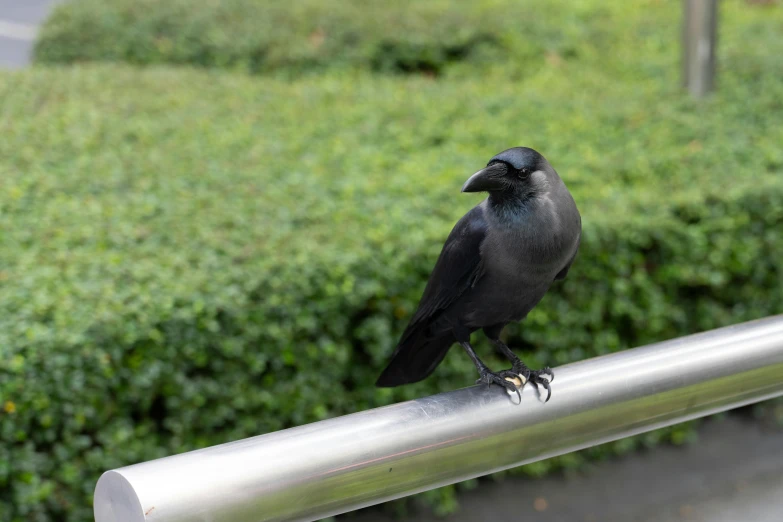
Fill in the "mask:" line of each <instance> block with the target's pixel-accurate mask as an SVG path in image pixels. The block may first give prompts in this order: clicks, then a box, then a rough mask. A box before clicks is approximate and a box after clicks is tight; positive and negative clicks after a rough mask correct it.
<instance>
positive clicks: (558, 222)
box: [376, 147, 582, 401]
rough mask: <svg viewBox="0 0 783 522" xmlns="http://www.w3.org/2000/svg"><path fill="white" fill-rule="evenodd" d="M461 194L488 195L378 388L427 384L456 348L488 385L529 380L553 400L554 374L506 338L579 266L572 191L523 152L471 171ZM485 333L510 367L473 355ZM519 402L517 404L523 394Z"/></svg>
mask: <svg viewBox="0 0 783 522" xmlns="http://www.w3.org/2000/svg"><path fill="white" fill-rule="evenodd" d="M462 192H488V193H489V196H488V197H487V198H486V199H485V200H483V201H482V202H481V203H479V204H478V205H476V206H475V207H473V209H471V210H470V211H469V212H468V213H467V214H465V215H464V216H463V217H462V219H460V220H459V221H458V222H457V224H456V225H455V226H454V229H453V230H452V231H451V233H450V234H449V237H448V239H446V243H445V245H443V250H442V251H441V253H440V256H439V257H438V261H437V262H436V263H435V268H434V269H433V271H432V274H431V275H430V277H429V280H428V282H427V286H426V288H425V289H424V294H423V295H422V298H421V301H420V302H419V306H418V309H417V310H416V312H415V313H414V314H413V316H412V318H411V320H410V323H409V324H408V327H407V328H406V329H405V332H404V333H403V334H402V337H401V338H400V341H399V343H398V344H397V347H396V349H395V351H394V354H393V355H392V358H391V361H390V362H389V364H388V366H387V367H386V369H384V370H383V372H382V373H381V375H380V377H379V378H378V381H377V382H376V386H379V387H392V386H399V385H401V384H408V383H413V382H418V381H420V380H422V379H424V378H426V377H428V376H429V375H430V374H431V373H432V372H433V371H434V370H435V368H436V367H437V366H438V364H440V362H441V361H442V360H443V358H444V357H445V356H446V352H447V351H448V350H449V348H450V347H451V346H452V345H453V344H454V343H455V342H456V343H459V344H460V345H461V346H462V347H463V348H464V349H465V351H466V352H467V353H468V356H470V358H471V360H472V361H473V364H475V365H476V368H477V369H478V373H479V379H478V380H477V381H476V383H484V384H486V385H487V386H488V387H489V386H490V385H491V384H492V383H495V384H498V385H500V386H503V387H504V388H506V389H507V390H508V391H509V393H514V392H516V393H517V394H519V388H518V387H517V385H516V384H515V381H516V382H520V386H521V387H523V386H524V385H525V383H527V382H530V383H532V384H533V386H534V387H536V388H538V385H539V384H540V385H541V386H543V387H544V389H546V390H547V398H546V401H549V398H550V397H551V395H552V390H551V388H550V385H549V383H550V381H551V380H552V379H553V378H554V374H553V373H552V370H550V369H549V368H544V369H542V370H531V369H530V368H528V367H527V366H526V365H525V363H523V362H522V361H521V360H520V359H519V357H517V356H516V355H515V354H514V352H512V351H511V349H509V347H508V346H506V344H505V343H503V342H502V341H501V340H500V333H501V331H502V330H503V328H504V327H505V326H506V325H507V324H508V323H510V322H518V321H521V320H522V319H524V318H525V316H527V314H528V313H530V311H531V310H532V309H533V308H534V307H535V306H536V305H537V304H538V302H539V301H540V300H541V298H542V297H544V294H545V293H546V292H547V290H548V289H549V287H550V285H551V284H552V283H553V282H554V281H557V280H562V279H564V278H565V277H566V275H567V274H568V270H569V268H570V267H571V264H572V263H573V262H574V258H575V257H576V252H577V250H578V248H579V242H580V240H581V236H582V218H581V216H580V214H579V211H578V210H577V208H576V203H575V202H574V199H573V197H571V193H570V192H568V189H567V188H566V186H565V184H564V183H563V181H562V180H561V179H560V176H558V175H557V172H555V169H554V168H552V166H551V165H550V164H549V162H548V161H547V160H546V159H544V157H543V156H542V155H541V154H539V153H538V152H536V151H535V150H533V149H530V148H527V147H514V148H511V149H508V150H505V151H503V152H501V153H500V154H497V155H496V156H494V157H493V158H492V159H490V160H489V163H487V166H486V167H485V168H483V169H481V170H479V171H478V172H476V173H475V174H473V175H472V176H471V177H470V178H469V179H468V180H467V181H466V182H465V184H464V185H463V187H462ZM479 329H482V330H483V331H484V334H485V335H486V336H487V338H489V340H490V341H492V343H494V344H495V345H496V346H497V347H498V349H499V350H500V351H501V352H502V353H503V355H505V357H507V358H508V359H509V361H510V362H511V369H510V370H504V371H501V372H497V373H496V372H493V371H492V370H490V369H489V368H488V367H487V366H486V365H485V364H484V363H483V362H482V361H481V359H479V357H478V356H477V355H476V352H475V351H474V350H473V347H472V346H471V344H470V336H471V334H472V333H473V332H475V331H476V330H479ZM520 399H521V397H520Z"/></svg>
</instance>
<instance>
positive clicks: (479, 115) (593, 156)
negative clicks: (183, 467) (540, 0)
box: [0, 57, 783, 521]
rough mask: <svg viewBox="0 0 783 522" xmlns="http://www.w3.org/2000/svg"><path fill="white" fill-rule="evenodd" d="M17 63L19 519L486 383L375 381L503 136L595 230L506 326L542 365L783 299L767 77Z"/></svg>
mask: <svg viewBox="0 0 783 522" xmlns="http://www.w3.org/2000/svg"><path fill="white" fill-rule="evenodd" d="M775 59H776V60H777V59H778V58H777V57H775ZM757 66H758V63H753V62H752V61H750V62H747V61H746V62H745V63H744V64H740V63H738V64H737V68H738V70H742V69H743V68H751V69H753V68H755V67H757ZM549 74H550V75H552V76H553V77H555V76H558V75H560V74H565V72H563V73H560V72H555V71H552V72H550V73H549ZM3 79H4V81H3V82H2V83H1V84H0V85H1V86H2V87H0V99H2V100H4V106H3V112H2V114H3V117H2V122H1V123H0V132H2V135H3V136H4V139H3V140H2V141H0V157H2V158H3V160H2V162H0V180H1V181H0V184H1V185H2V187H0V194H2V196H0V209H1V210H0V230H2V231H3V232H2V236H0V238H1V239H0V247H1V248H0V266H2V267H3V268H2V271H0V280H1V281H2V286H0V347H2V351H3V353H2V357H0V361H2V363H0V364H1V366H0V372H2V373H0V375H2V379H0V397H1V398H0V403H2V404H3V405H4V408H5V410H4V413H3V414H2V416H1V417H0V437H2V439H3V441H5V444H3V445H2V446H1V447H0V462H2V463H3V466H2V467H0V484H2V485H3V487H2V490H0V518H2V519H3V520H12V521H13V520H54V519H61V518H62V517H65V516H66V515H67V516H68V517H69V518H68V519H69V520H87V519H88V518H89V515H88V512H89V508H88V507H87V506H88V505H89V499H90V495H91V492H92V488H93V486H94V483H95V480H96V479H97V477H98V474H99V472H100V471H102V470H104V469H107V468H112V467H115V466H120V465H123V464H127V463H131V462H136V461H141V460H146V459H151V458H155V457H160V456H162V455H166V454H170V453H175V452H181V451H185V450H189V449H193V448H198V447H203V446H206V445H210V444H216V443H220V442H225V441H229V440H235V439H238V438H241V437H246V436H249V435H253V434H258V433H262V432H266V431H271V430H277V429H281V428H284V427H287V426H291V425H298V424H302V423H306V422H311V421H315V420H319V419H323V418H326V417H329V416H333V415H340V414H343V413H347V412H352V411H356V410H360V409H364V408H368V407H372V406H378V405H381V404H386V403H389V402H392V401H398V400H403V399H408V398H412V397H416V396H422V395H426V394H431V393H435V392H438V391H443V390H447V389H452V388H455V387H459V386H464V385H466V384H469V383H471V382H472V381H473V379H474V377H475V376H474V369H473V368H472V366H471V364H470V362H469V361H468V360H467V358H465V357H461V356H459V355H452V356H450V357H448V358H447V359H446V361H445V362H444V364H443V365H442V367H440V368H439V369H438V371H437V372H436V375H435V376H434V377H433V378H431V379H428V380H426V381H425V382H422V383H419V384H417V385H414V386H409V387H403V388H400V389H393V390H386V389H384V390H377V389H375V388H373V386H372V383H373V380H374V378H375V377H376V376H377V374H378V371H379V370H380V369H381V368H382V366H383V364H384V362H385V360H386V358H387V356H388V355H389V353H390V351H391V350H392V347H393V345H394V342H395V341H396V338H397V335H398V334H399V333H400V331H401V330H402V328H403V327H404V323H405V320H406V318H407V317H408V316H409V314H410V313H411V312H412V310H413V308H414V306H415V304H416V300H417V298H418V297H419V295H420V292H421V289H422V287H423V284H424V281H425V280H426V277H427V275H428V271H429V269H430V268H431V266H432V263H433V262H434V259H435V257H436V256H437V254H438V251H439V248H440V246H441V244H442V240H443V238H444V236H445V235H446V234H447V233H448V230H449V228H450V227H451V225H452V224H453V222H454V221H455V219H456V218H458V217H459V216H460V215H461V214H462V213H463V212H464V211H466V210H467V209H468V208H469V207H470V206H471V205H473V204H475V202H476V200H477V199H476V198H474V197H471V196H465V195H460V194H459V193H458V192H457V191H458V187H459V186H460V184H461V182H462V181H463V178H465V176H466V175H467V174H469V173H471V172H472V171H473V170H474V169H475V168H476V167H477V166H479V165H481V164H482V163H483V162H485V161H486V159H487V158H488V157H489V156H491V155H492V154H494V153H495V152H497V150H499V149H502V148H504V147H507V146H511V145H515V144H519V143H525V144H528V145H532V146H534V147H537V148H539V149H540V150H542V151H543V152H544V153H545V154H546V155H548V156H549V157H550V158H551V160H552V161H553V163H554V165H555V166H556V168H558V169H559V171H560V172H561V174H562V175H563V176H564V178H565V179H566V180H567V182H568V184H569V186H570V187H571V188H572V191H573V193H574V195H575V198H576V200H577V202H578V204H579V206H580V208H581V210H582V214H583V216H584V223H585V233H584V244H583V247H582V250H581V254H580V256H579V259H578V262H577V263H576V264H575V266H574V268H573V271H572V273H571V274H570V276H569V279H568V280H567V281H566V282H565V283H564V284H559V285H557V286H556V287H555V289H554V291H553V292H552V293H551V295H549V296H547V297H546V298H545V299H544V301H543V303H542V304H541V306H540V307H539V308H537V309H536V310H535V311H534V312H533V313H531V315H530V316H529V318H528V319H527V320H526V321H525V322H524V323H523V325H522V326H519V327H513V328H509V337H510V339H509V341H510V343H511V344H512V346H517V347H518V348H522V351H523V353H524V356H525V357H526V358H528V359H529V360H530V361H531V364H534V365H540V364H544V363H547V364H553V365H557V364H562V363H565V362H568V361H572V360H576V359H581V358H584V357H589V356H593V355H596V354H599V353H605V352H609V351H613V350H619V349H623V348H626V347H628V346H634V345H638V344H643V343H647V342H650V341H656V340H661V339H666V338H671V337H675V336H678V335H682V334H685V333H688V332H694V331H698V330H703V329H707V328H713V327H716V326H720V325H724V324H729V323H734V322H738V321H742V320H746V319H751V318H755V317H761V316H765V315H768V314H771V313H774V312H780V311H781V310H782V309H783V297H781V296H783V292H781V288H783V283H782V282H781V277H782V276H781V271H780V268H779V260H780V259H781V256H783V237H781V224H783V214H782V212H783V182H781V179H780V169H781V165H783V158H782V157H781V156H780V154H781V152H780V149H779V143H780V142H781V138H783V136H781V132H783V131H782V130H781V127H780V126H777V125H775V120H776V116H775V111H773V110H771V108H772V107H774V106H776V104H778V103H779V100H780V99H781V95H783V85H781V84H780V83H776V82H774V81H772V80H769V81H767V82H762V84H761V85H758V86H757V87H752V86H743V87H742V88H735V89H731V90H728V89H727V92H725V93H722V94H720V95H719V96H717V97H716V98H715V99H714V100H712V101H711V102H708V103H707V104H706V105H699V104H696V103H693V102H691V101H689V100H687V99H686V98H684V97H679V96H677V95H675V94H674V91H673V89H674V87H672V89H671V90H669V91H668V92H666V91H662V92H660V93H659V94H660V96H659V97H658V98H659V100H660V101H657V102H656V100H655V99H651V98H650V97H648V96H646V95H645V93H644V91H633V90H631V91H630V92H626V96H625V97H624V103H623V104H616V103H614V100H615V99H617V97H618V96H619V95H620V93H621V92H622V91H623V88H621V87H618V86H617V85H616V83H615V82H614V81H613V79H611V78H601V77H599V76H594V77H591V78H587V77H584V80H583V82H584V83H582V84H581V85H578V86H577V87H578V88H587V85H588V84H595V87H593V88H592V90H591V96H594V97H595V98H594V99H595V103H594V104H593V105H591V106H582V105H581V103H582V100H581V98H580V97H572V98H570V99H569V98H566V97H559V96H555V98H552V94H553V92H554V93H555V94H557V91H558V87H557V84H556V83H555V82H551V83H548V82H539V81H535V80H531V81H530V82H529V83H525V84H523V85H519V84H516V83H513V82H505V83H504V82H502V81H500V79H497V81H496V82H491V83H490V84H488V83H487V82H485V81H483V80H476V81H464V82H459V83H446V82H443V83H442V82H432V81H429V80H426V79H423V78H419V79H416V78H413V79H408V80H402V79H392V78H386V79H377V78H372V77H367V76H361V75H360V76H354V77H345V76H340V77H333V76H327V77H324V78H322V79H320V80H319V81H317V82H315V81H311V80H304V81H300V82H293V83H292V82H281V81H275V80H264V81H258V80H253V79H250V78H245V77H241V76H230V75H229V76H226V75H216V74H208V73H195V72H187V71H171V70H166V69H158V70H150V71H148V72H145V73H143V74H140V73H139V72H137V71H134V70H130V69H125V68H97V69H95V68H86V69H85V68H73V69H67V70H33V71H28V72H22V73H15V74H5V75H4V76H3ZM738 81H739V80H738ZM728 83H730V82H729V80H728V79H726V80H725V81H724V85H725V84H728ZM561 88H562V87H561ZM490 94H491V96H490ZM737 96H739V97H742V99H743V107H744V110H739V109H738V108H737V99H736V98H735V97H737ZM746 96H747V98H746ZM667 98H668V99H667ZM671 98H675V101H674V102H672V100H671ZM520 99H522V100H525V103H523V104H519V103H516V102H517V101H518V100H520ZM552 99H558V100H560V101H558V102H557V103H554V102H552V101H547V100H552ZM745 100H747V101H745ZM672 105H674V106H675V107H673V106H672ZM533 121H535V122H540V123H539V124H538V125H533V126H530V123H529V122H533ZM667 121H668V122H669V123H668V124H667V123H666V122H667ZM672 121H676V122H677V124H676V125H671V122H672ZM588 122H589V124H588ZM735 129H742V134H741V136H742V142H744V143H752V144H753V145H752V150H749V148H748V147H747V146H746V145H744V144H743V143H741V142H739V141H738V138H737V133H736V132H735ZM599 151H600V153H599ZM534 347H539V348H541V351H538V352H532V350H533V348H534ZM482 352H483V353H485V354H486V353H489V352H490V350H489V347H487V346H486V345H484V347H483V348H482ZM490 360H491V358H490ZM492 362H493V363H494V364H495V365H496V366H498V365H500V364H501V361H498V360H494V361H492ZM556 393H557V391H556V390H555V394H556ZM555 398H556V396H555ZM688 433H689V431H688V430H687V429H684V428H682V427H679V428H672V429H669V430H665V431H663V432H659V433H656V434H652V435H648V436H644V437H641V438H636V439H634V440H631V441H622V442H618V443H616V444H614V445H609V446H607V447H602V448H599V449H594V450H590V452H588V454H593V455H598V454H611V453H613V452H617V451H621V450H625V449H629V448H632V447H634V446H636V445H638V444H640V443H645V441H647V442H649V443H652V442H654V441H657V440H659V439H663V440H670V439H671V437H672V436H675V437H676V438H678V439H682V438H686V437H688ZM584 455H585V454H584V453H582V454H578V455H572V456H567V457H563V458H560V459H555V460H554V461H547V462H546V463H539V464H536V465H533V466H530V467H528V468H524V469H527V472H529V473H542V472H544V471H546V470H547V469H551V468H552V467H556V466H572V465H577V464H578V463H579V462H580V461H581V460H582V459H583V458H584ZM440 494H441V495H442V494H443V493H442V492H441V493H440ZM431 495H432V494H431ZM446 500H448V498H447V499H446ZM444 505H445V506H448V504H441V506H444Z"/></svg>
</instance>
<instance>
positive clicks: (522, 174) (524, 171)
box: [517, 167, 530, 179]
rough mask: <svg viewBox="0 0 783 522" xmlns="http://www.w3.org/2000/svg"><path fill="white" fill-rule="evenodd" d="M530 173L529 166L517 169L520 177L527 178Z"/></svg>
mask: <svg viewBox="0 0 783 522" xmlns="http://www.w3.org/2000/svg"><path fill="white" fill-rule="evenodd" d="M529 175H530V170H529V169H527V168H524V167H523V168H521V169H519V170H518V171H517V176H519V179H525V178H526V177H528V176H529Z"/></svg>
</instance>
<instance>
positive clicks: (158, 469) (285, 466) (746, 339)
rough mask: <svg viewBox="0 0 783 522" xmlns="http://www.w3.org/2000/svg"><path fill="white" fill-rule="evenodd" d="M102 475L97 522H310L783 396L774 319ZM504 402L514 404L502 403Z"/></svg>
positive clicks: (781, 326) (782, 352)
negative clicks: (537, 386)
mask: <svg viewBox="0 0 783 522" xmlns="http://www.w3.org/2000/svg"><path fill="white" fill-rule="evenodd" d="M555 374H556V376H557V378H556V380H555V382H554V383H553V384H552V388H553V394H552V400H551V401H549V402H548V403H546V404H544V403H543V402H542V399H541V397H540V396H539V395H538V393H536V392H535V390H533V389H532V388H531V387H529V386H528V387H525V389H524V391H523V393H522V402H521V404H520V405H516V404H514V403H513V401H512V399H511V398H510V397H509V396H508V395H506V392H505V391H504V390H501V389H500V388H499V387H496V386H493V387H492V388H491V389H487V388H486V387H483V386H482V387H479V386H474V387H471V388H465V389H462V390H457V391H453V392H449V393H443V394H440V395H435V396H432V397H425V398H423V399H418V400H415V401H410V402H404V403H400V404H394V405H392V406H386V407H383V408H378V409H374V410H369V411H365V412H362V413H356V414H353V415H347V416H345V417H339V418H335V419H330V420H325V421H321V422H316V423H313V424H309V425H306V426H301V427H298V428H291V429H288V430H283V431H279V432H276V433H270V434H267V435H261V436H259V437H253V438H250V439H245V440H241V441H238V442H233V443H230V444H224V445H221V446H216V447H213V448H208V449H203V450H199V451H193V452H190V453H185V454H182V455H176V456H172V457H167V458H164V459H159V460H154V461H151V462H145V463H142V464H136V465H133V466H128V467H125V468H119V469H116V470H112V471H108V472H106V473H104V474H103V476H102V477H101V478H100V480H99V481H98V485H97V487H96V490H95V519H96V521H97V522H141V521H160V522H185V521H187V522H194V521H203V522H207V521H209V522H218V521H220V522H228V521H230V522H257V521H282V520H286V521H287V520H318V519H320V518H324V517H327V516H330V515H334V514H337V513H343V512H346V511H351V510H354V509H357V508H361V507H364V506H369V505H372V504H377V503H379V502H384V501H386V500H391V499H394V498H399V497H402V496H406V495H411V494H413V493H416V492H419V491H424V490H428V489H432V488H436V487H438V486H443V485H446V484H451V483H454V482H458V481H461V480H466V479H469V478H472V477H478V476H480V475H486V474H487V473H492V472H494V471H499V470H502V469H506V468H510V467H513V466H519V465H520V464H525V463H528V462H533V461H536V460H540V459H545V458H547V457H552V456H554V455H560V454H563V453H567V452H571V451H575V450H578V449H581V448H586V447H588V446H592V445H595V444H600V443H602V442H607V441H611V440H615V439H620V438H622V437H627V436H629V435H633V434H637V433H642V432H645V431H649V430H653V429H655V428H660V427H662V426H667V425H671V424H675V423H678V422H683V421H686V420H689V419H693V418H696V417H701V416H704V415H709V414H711V413H716V412H719V411H723V410H728V409H730V408H736V407H738V406H742V405H745V404H749V403H752V402H756V401H761V400H764V399H769V398H772V397H776V396H779V395H783V316H775V317H769V318H766V319H763V320H759V321H754V322H750V323H744V324H740V325H736V326H731V327H728V328H722V329H719V330H713V331H711V332H707V333H704V334H699V335H693V336H689V337H683V338H679V339H675V340H671V341H667V342H662V343H657V344H653V345H649V346H645V347H642V348H636V349H633V350H627V351H624V352H619V353H615V354H610V355H606V356H603V357H598V358H595V359H590V360H587V361H583V362H578V363H574V364H569V365H566V366H562V367H560V368H557V369H555ZM514 400H516V397H514Z"/></svg>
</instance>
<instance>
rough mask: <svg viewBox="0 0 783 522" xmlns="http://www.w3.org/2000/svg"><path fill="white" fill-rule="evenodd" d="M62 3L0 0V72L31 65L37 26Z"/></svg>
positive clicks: (57, 0) (35, 0)
mask: <svg viewBox="0 0 783 522" xmlns="http://www.w3.org/2000/svg"><path fill="white" fill-rule="evenodd" d="M60 1H62V0H0V69H19V68H21V67H25V66H26V65H28V64H29V63H30V57H31V54H32V49H33V41H34V39H35V33H36V30H37V28H38V25H39V24H40V23H41V22H42V21H43V20H44V19H45V18H46V16H47V14H49V11H50V10H51V8H52V7H53V6H54V5H55V4H57V3H58V2H60Z"/></svg>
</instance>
